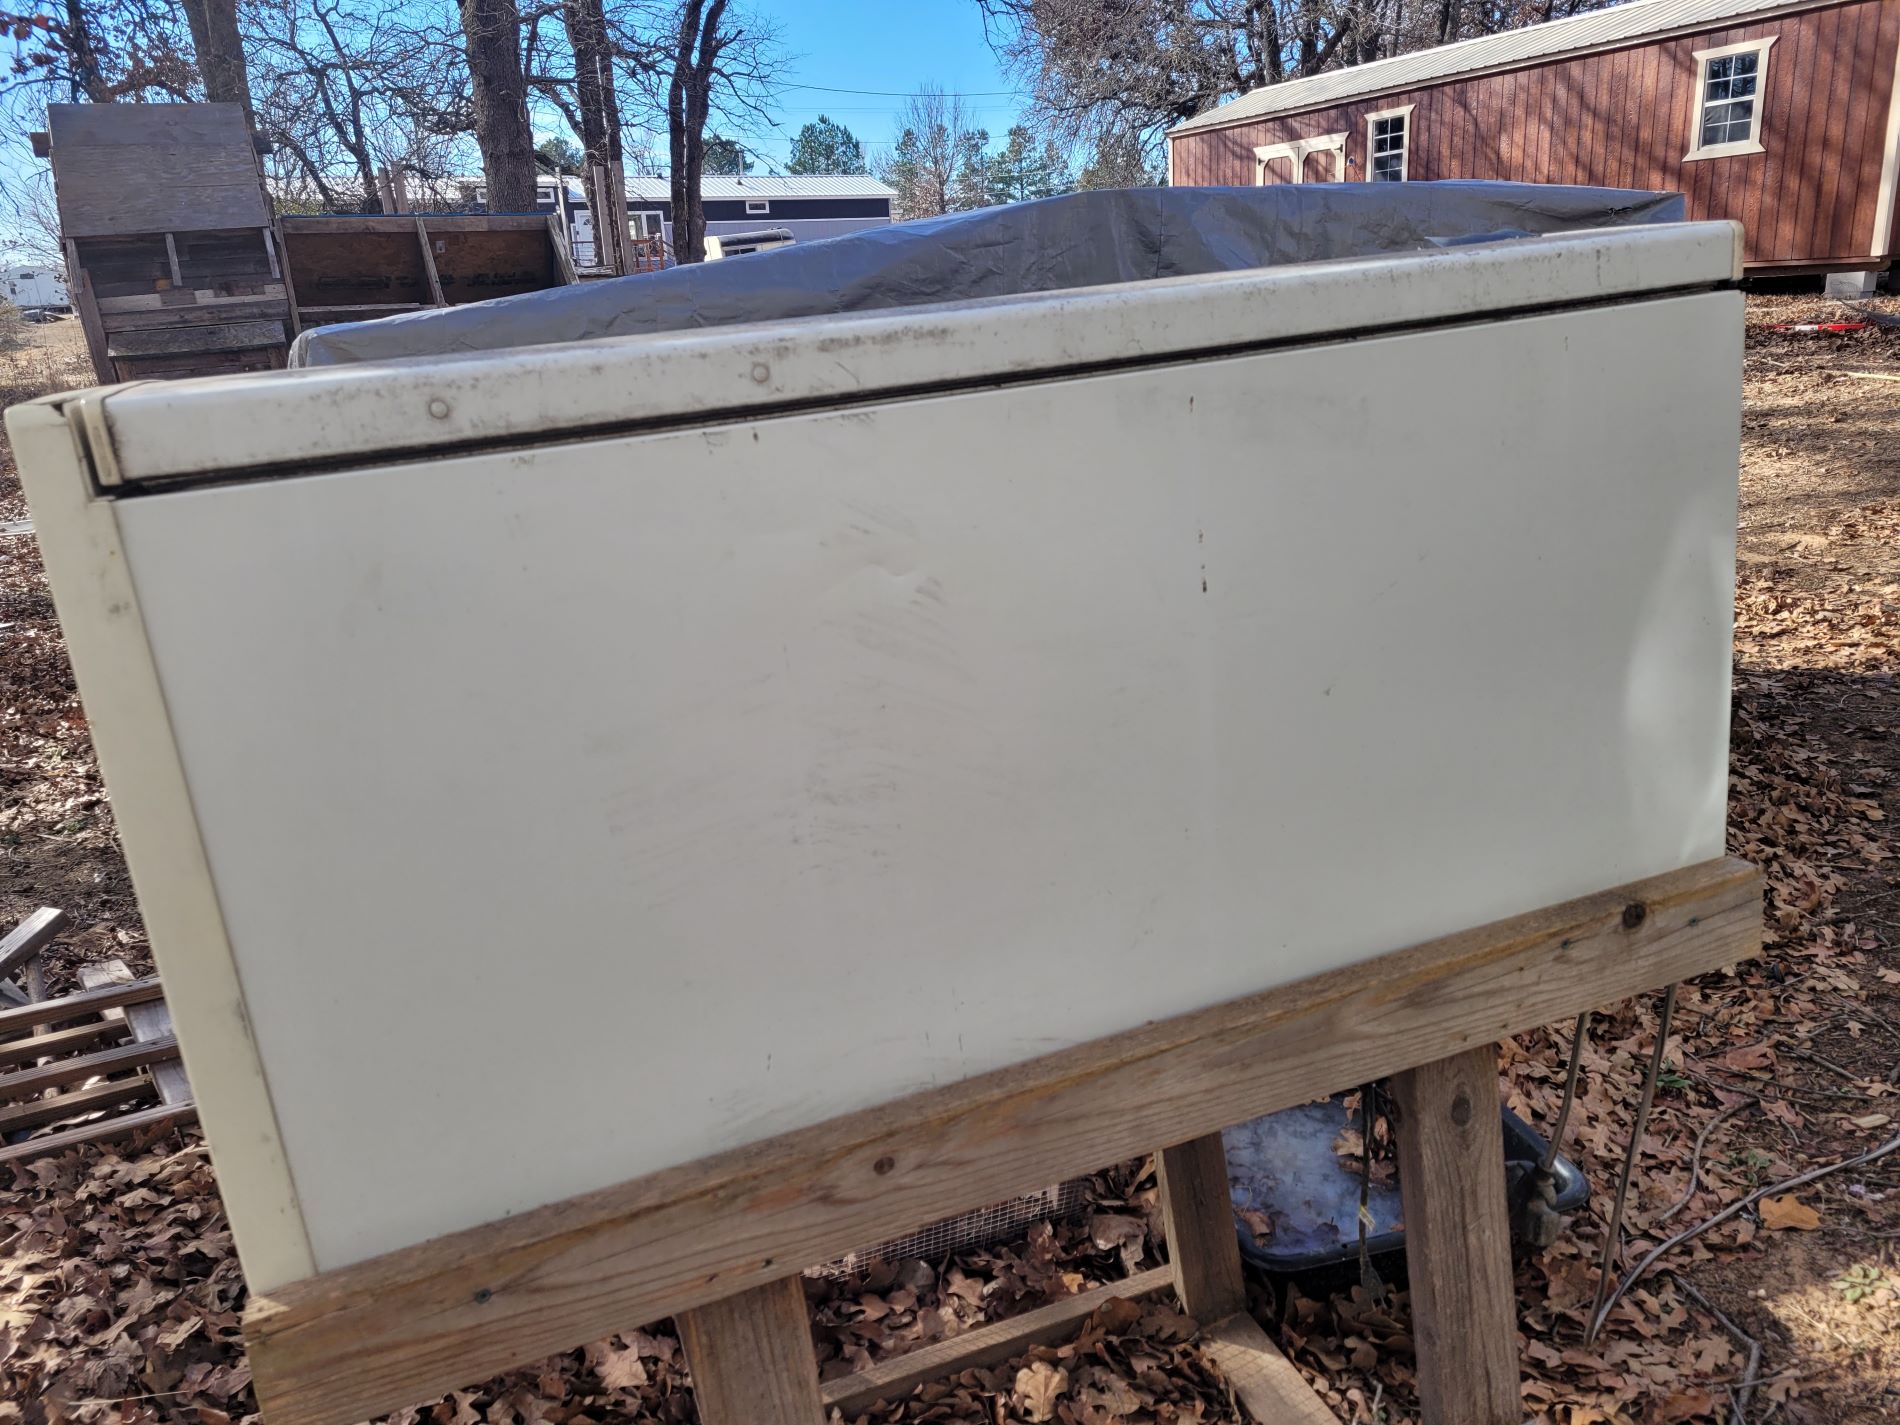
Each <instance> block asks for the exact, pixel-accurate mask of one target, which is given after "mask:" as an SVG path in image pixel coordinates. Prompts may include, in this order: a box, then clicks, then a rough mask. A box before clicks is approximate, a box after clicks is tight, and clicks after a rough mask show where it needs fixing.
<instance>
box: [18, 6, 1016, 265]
mask: <svg viewBox="0 0 1900 1425" xmlns="http://www.w3.org/2000/svg"><path fill="white" fill-rule="evenodd" d="M749 6H750V8H751V9H752V11H753V12H754V13H755V14H758V15H760V16H762V17H765V18H767V19H770V20H771V21H773V22H774V23H775V24H776V25H777V27H778V30H779V37H780V41H781V44H782V46H783V48H784V50H785V53H786V56H787V63H786V65H785V69H784V76H783V77H784V81H785V82H784V87H783V89H782V90H781V92H780V94H779V97H778V102H777V104H776V105H774V106H773V110H772V114H773V117H774V118H775V119H776V121H777V127H776V128H775V129H774V128H768V127H765V126H763V125H758V126H754V128H753V129H752V131H751V132H745V133H734V135H733V137H735V138H738V139H739V140H740V141H741V142H743V143H744V144H745V145H746V146H747V147H748V148H749V149H752V150H753V151H754V152H755V153H757V154H758V155H759V157H760V158H761V159H762V160H763V162H762V163H760V164H759V165H758V167H759V169H760V170H761V171H765V170H767V169H770V168H776V167H777V166H779V165H782V164H783V163H784V161H785V158H786V155H787V151H788V150H789V149H790V147H791V141H792V138H793V136H794V135H795V134H796V133H797V132H798V130H799V128H800V126H802V125H803V124H805V123H807V122H809V121H811V120H813V119H815V118H817V117H818V116H819V115H820V114H828V115H830V116H831V118H833V119H834V120H836V121H837V122H838V123H841V124H843V125H844V126H845V127H846V128H848V129H850V130H851V131H852V133H854V134H856V135H857V136H858V138H859V139H860V140H861V141H862V142H863V143H864V145H865V148H866V150H867V152H869V151H874V150H876V149H879V148H883V147H887V146H888V145H890V144H891V143H892V142H894V141H895V140H896V138H897V132H896V129H897V111H898V110H899V109H900V108H901V107H902V105H903V102H904V96H905V95H907V94H909V93H912V92H914V91H915V90H916V89H917V88H918V86H920V85H923V84H934V85H937V86H938V87H939V88H942V89H944V90H945V91H947V92H950V93H959V94H967V95H969V96H971V97H969V98H968V99H967V100H966V101H965V107H966V109H967V110H969V111H970V113H971V115H972V118H973V121H974V122H975V123H977V124H978V125H980V126H982V127H983V128H986V129H988V130H989V131H990V133H991V135H992V136H993V137H994V138H995V139H996V140H998V141H999V142H1000V140H1001V138H1002V135H1003V133H1004V132H1005V131H1006V130H1007V129H1008V128H1009V126H1010V124H1011V123H1012V122H1013V121H1014V119H1015V118H1016V116H1017V114H1018V113H1019V112H1020V111H1021V109H1022V107H1023V103H1024V100H1023V97H1022V96H1021V95H1020V94H1018V93H1015V92H1014V85H1012V83H1011V82H1010V80H1009V79H1008V78H1007V77H1006V76H1005V75H1004V74H1003V73H1002V71H1001V69H1000V68H998V66H997V63H996V59H995V56H994V55H992V54H991V53H990V48H989V44H988V42H987V41H986V40H985V39H984V35H983V15H982V11H981V10H980V9H979V8H978V6H977V0H895V3H893V0H749ZM839 90H859V91H865V90H869V91H878V92H872V93H862V92H860V93H839V92H835V91H839ZM715 127H717V125H715ZM8 137H9V141H7V142H4V143H0V187H7V186H11V185H19V184H21V183H22V182H23V181H25V180H26V178H27V175H28V174H29V173H37V172H39V171H41V170H42V169H43V165H42V164H41V163H40V162H39V161H38V160H35V159H33V158H32V157H30V156H29V155H28V153H27V151H26V147H25V144H24V143H23V142H21V141H20V140H19V136H17V135H10V136H8ZM651 137H652V138H653V140H654V141H655V142H654V149H655V151H656V152H658V153H660V154H662V155H663V154H664V153H665V151H666V136H665V135H664V134H658V135H653V136H651ZM9 206H10V205H8V204H6V203H0V252H5V251H6V250H8V249H9V248H11V247H12V246H13V240H14V239H15V238H16V237H17V236H18V234H17V233H16V232H15V231H14V229H13V226H12V224H11V222H10V221H9V216H10V215H9V213H8V212H7V211H6V210H7V208H8V207H9Z"/></svg>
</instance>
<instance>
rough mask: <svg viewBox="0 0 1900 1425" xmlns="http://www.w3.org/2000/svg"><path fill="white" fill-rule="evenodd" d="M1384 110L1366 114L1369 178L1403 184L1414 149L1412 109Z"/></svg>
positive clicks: (1381, 181) (1411, 106)
mask: <svg viewBox="0 0 1900 1425" xmlns="http://www.w3.org/2000/svg"><path fill="white" fill-rule="evenodd" d="M1414 107H1415V106H1413V105H1411V104H1407V105H1406V106H1405V107H1404V108H1403V109H1381V110H1380V111H1379V112H1378V113H1376V114H1368V115H1366V177H1367V178H1368V179H1369V180H1370V181H1371V182H1374V183H1403V182H1404V181H1405V179H1406V176H1407V172H1406V170H1407V168H1408V159H1409V157H1410V149H1411V133H1412V109H1413V108H1414Z"/></svg>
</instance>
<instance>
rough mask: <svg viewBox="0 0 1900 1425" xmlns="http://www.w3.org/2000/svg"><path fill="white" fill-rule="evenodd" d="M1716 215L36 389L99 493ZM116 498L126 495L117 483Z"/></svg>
mask: <svg viewBox="0 0 1900 1425" xmlns="http://www.w3.org/2000/svg"><path fill="white" fill-rule="evenodd" d="M1740 246H1741V244H1740V228H1739V225H1737V224H1734V223H1729V222H1709V223H1678V224H1663V225H1651V226H1642V227H1628V228H1605V229H1594V230H1589V231H1585V232H1578V233H1564V234H1556V235H1551V236H1546V237H1536V238H1522V239H1516V240H1513V241H1508V242H1499V243H1486V244H1476V245H1472V246H1469V247H1455V248H1446V249H1439V250H1433V251H1427V252H1415V253H1402V254H1394V255H1387V256H1381V257H1372V258H1353V259H1346V260H1341V261H1334V262H1326V263H1314V264H1306V265H1299V266H1288V267H1275V268H1256V269H1248V270H1244V271H1239V272H1231V273H1221V274H1216V275H1212V276H1201V277H1181V278H1170V279H1164V280H1159V281H1154V282H1140V283H1129V284H1124V285H1118V286H1112V287H1093V288H1083V289H1078V290H1071V291H1062V292H1051V293H1040V294H1035V295H1031V296H1023V297H1012V298H999V299H991V300H989V301H985V302H980V303H971V304H967V305H960V306H936V307H912V308H897V309H892V310H887V311H879V312H870V313H861V314H855V315H845V316H837V317H824V318H803V319H799V320H794V321H786V322H775V323H770V324H764V325H759V326H730V327H720V328H711V329H706V330H701V331H691V332H674V333H666V334H661V335H653V336H631V337H617V338H608V339H603V340H599V341H591V342H576V343H572V344H567V345H559V346H541V347H520V348H515V349H512V350H505V351H494V352H479V353H470V354H466V355H458V356H451V357H442V358H429V359H412V360H408V361H401V362H391V363H386V364H375V363H364V364H361V365H352V366H332V367H319V368H314V369H309V370H299V371H288V372H284V371H278V372H268V373H259V374H255V375H242V376H221V377H212V378H204V379H198V380H186V381H173V382H139V383H133V384H130V385H125V386H114V387H104V388H100V389H97V390H93V391H86V392H79V393H67V394H65V395H63V396H57V397H49V398H47V399H48V400H49V401H51V402H53V403H55V404H57V405H59V406H60V407H61V408H62V409H63V410H64V412H65V415H66V418H67V420H68V421H70V422H72V423H73V425H74V427H75V431H74V433H75V436H76V438H77V440H78V442H79V446H80V449H81V450H82V452H83V453H84V455H85V457H86V461H87V463H88V464H89V465H90V467H91V468H90V472H89V473H90V476H91V479H92V480H93V482H94V483H95V485H96V486H98V487H99V488H100V489H101V491H102V492H106V493H111V492H113V491H114V490H115V489H124V488H125V487H136V486H143V485H147V484H153V483H170V482H176V481H193V482H195V481H199V480H218V479H231V478H243V477H247V476H257V475H265V474H272V473H280V474H285V475H290V474H304V473H311V472H313V471H315V470H319V469H325V468H339V467H341V466H344V465H348V464H362V463H365V462H369V461H374V460H378V459H390V460H400V459H403V458H406V457H413V456H414V455H415V454H417V453H419V452H421V451H424V450H429V451H435V450H442V451H447V450H456V449H467V448H472V447H479V446H484V445H490V444H513V443H524V442H533V441H537V440H542V439H548V438H555V437H560V436H564V435H580V434H585V433H592V432H604V431H613V430H627V429H638V428H641V427H643V426H657V425H666V424H678V423H682V422H692V421H696V420H701V419H706V420H718V419H731V418H734V417H737V416H742V415H745V414H747V413H749V412H758V413H761V414H763V413H769V412H774V411H782V410H786V409H795V408H798V407H802V406H807V405H824V404H836V403H846V402H855V401H860V400H864V399H868V398H874V397H877V396H878V395H880V394H883V393H890V394H898V393H904V392H916V391H926V390H940V389H946V388H954V387H957V386H959V385H962V386H968V385H980V384H987V383H991V382H998V381H1013V380H1023V379H1034V378H1035V377H1037V376H1038V375H1041V374H1045V373H1046V374H1052V375H1053V374H1059V373H1065V372H1080V371H1086V370H1089V369H1091V368H1105V367H1112V366H1116V365H1128V364H1141V363H1146V362H1160V361H1168V360H1172V359H1182V358H1188V357H1191V356H1193V355H1195V354H1196V353H1213V352H1219V351H1223V350H1232V349H1246V348H1250V347H1258V346H1266V345H1273V344H1279V343H1289V342H1299V341H1302V340H1330V339H1334V338H1338V337H1341V336H1347V335H1352V334H1357V333H1370V332H1376V331H1379V330H1385V329H1395V328H1405V327H1415V326H1418V325H1422V324H1423V325H1429V324H1432V323H1440V322H1462V321H1471V320H1481V319H1483V318H1484V317H1485V316H1486V315H1487V314H1491V313H1496V314H1506V313H1521V312H1525V311H1534V310H1538V309H1541V308H1548V307H1561V306H1574V305H1578V304H1583V303H1591V302H1600V301H1613V300H1621V299H1631V298H1640V297H1643V296H1645V295H1648V294H1655V293H1663V292H1669V291H1679V290H1685V289H1695V288H1707V287H1711V286H1718V285H1721V284H1724V283H1728V282H1733V281H1735V280H1736V279H1738V278H1739V277H1740V275H1741V274H1740ZM126 492H127V493H130V490H126Z"/></svg>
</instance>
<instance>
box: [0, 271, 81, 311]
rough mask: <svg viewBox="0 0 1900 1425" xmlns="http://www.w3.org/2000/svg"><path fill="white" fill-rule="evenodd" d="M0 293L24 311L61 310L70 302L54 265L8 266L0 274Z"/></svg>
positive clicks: (71, 302)
mask: <svg viewBox="0 0 1900 1425" xmlns="http://www.w3.org/2000/svg"><path fill="white" fill-rule="evenodd" d="M0 289H4V290H0V296H4V297H5V298H6V300H7V301H9V302H11V303H12V304H13V305H14V306H16V307H18V308H19V309H20V310H21V311H23V312H35V311H44V312H63V311H66V310H68V309H69V308H70V307H71V306H72V304H73V299H72V295H71V294H70V293H69V292H67V290H66V281H65V279H64V278H63V277H61V276H60V274H59V269H58V268H57V267H47V266H24V267H9V268H7V269H5V272H4V274H3V275H0Z"/></svg>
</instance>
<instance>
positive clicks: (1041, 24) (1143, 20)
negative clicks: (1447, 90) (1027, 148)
mask: <svg viewBox="0 0 1900 1425" xmlns="http://www.w3.org/2000/svg"><path fill="white" fill-rule="evenodd" d="M976 3H977V5H978V6H979V7H980V8H981V9H982V12H983V17H984V24H985V27H986V29H987V30H988V33H989V36H990V44H991V47H992V48H993V49H994V50H995V51H996V53H997V55H998V56H999V57H1000V58H1001V59H1002V60H1003V61H1004V63H1005V65H1006V66H1007V67H1008V68H1009V70H1010V71H1011V72H1012V73H1013V74H1015V75H1016V76H1018V77H1019V78H1020V79H1021V80H1022V81H1023V82H1024V83H1026V84H1027V85H1028V86H1029V88H1030V90H1031V93H1032V96H1033V102H1032V105H1031V118H1032V120H1033V121H1034V122H1036V123H1038V124H1042V125H1047V126H1048V127H1049V128H1051V129H1052V130H1054V132H1055V133H1056V135H1057V136H1058V137H1059V138H1060V139H1061V140H1062V141H1063V142H1065V143H1070V144H1075V143H1081V144H1086V145H1089V146H1090V147H1096V146H1098V145H1101V144H1104V143H1106V144H1108V145H1109V147H1110V148H1111V149H1112V148H1114V147H1116V146H1118V145H1121V144H1123V143H1124V142H1125V138H1128V137H1131V138H1132V139H1133V140H1134V141H1136V142H1138V143H1140V144H1141V145H1142V146H1143V147H1146V148H1148V149H1150V150H1151V151H1152V149H1153V148H1154V147H1155V146H1156V145H1157V144H1158V142H1159V139H1160V135H1161V133H1162V132H1163V131H1165V130H1166V129H1167V128H1169V127H1171V126H1172V125H1174V124H1177V123H1180V122H1181V121H1183V120H1185V119H1191V118H1193V117H1194V116H1195V115H1196V114H1199V113H1202V112H1204V111H1206V110H1208V109H1211V108H1213V107H1214V106H1215V105H1216V104H1219V103H1222V102H1223V101H1225V100H1227V99H1231V98H1233V97H1234V96H1235V95H1237V94H1243V93H1245V92H1247V91H1248V90H1250V89H1257V88H1260V87H1261V86H1263V85H1267V84H1278V83H1281V82H1282V81H1284V80H1288V79H1298V78H1302V77H1304V76H1307V75H1312V74H1318V73H1321V72H1322V71H1324V70H1328V69H1337V68H1341V67H1343V66H1346V65H1352V64H1362V63H1365V62H1366V61H1368V60H1374V59H1381V58H1384V57H1386V56H1388V55H1393V54H1400V53H1404V52H1406V51H1409V50H1414V49H1421V48H1424V47H1426V46H1429V45H1435V44H1444V43H1447V42H1449V41H1452V40H1458V39H1468V38H1471V37H1472V36H1474V35H1480V34H1490V33H1493V32H1495V31H1498V30H1507V29H1514V28H1516V27H1518V26H1520V25H1527V24H1532V23H1534V22H1536V21H1539V20H1547V19H1552V18H1556V17H1560V16H1565V15H1573V14H1578V13H1580V12H1582V11H1585V10H1594V9H1600V8H1602V7H1603V6H1604V5H1605V4H1609V3H1613V0H1430V3H1426V0H1415V3H1414V4H1413V6H1412V7H1411V8H1410V9H1409V10H1408V8H1407V6H1406V4H1405V0H1116V3H1114V4H1104V3H1101V0H976Z"/></svg>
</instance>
